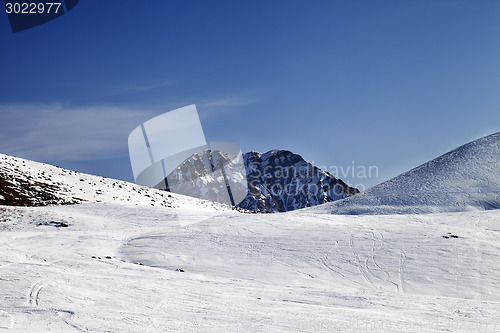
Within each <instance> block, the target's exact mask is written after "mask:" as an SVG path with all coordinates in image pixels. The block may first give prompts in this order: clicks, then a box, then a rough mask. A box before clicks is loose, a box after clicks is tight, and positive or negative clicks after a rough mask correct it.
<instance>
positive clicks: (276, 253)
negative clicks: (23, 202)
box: [0, 203, 500, 332]
mask: <svg viewBox="0 0 500 333" xmlns="http://www.w3.org/2000/svg"><path fill="white" fill-rule="evenodd" d="M499 218H500V211H498V210H492V211H482V212H480V211H477V212H467V213H447V214H429V215H400V216H398V215H393V216H347V215H341V216H339V215H325V214H315V213H312V212H301V213H299V214H297V213H296V214H289V213H277V214H242V213H238V212H235V211H226V212H217V211H214V210H209V209H206V208H203V209H200V207H199V206H195V205H192V206H189V205H185V206H184V207H183V208H176V209H174V208H164V207H150V206H149V207H148V206H147V205H142V206H141V205H139V206H135V205H124V204H105V203H94V204H81V205H71V206H49V207H6V206H3V207H1V208H0V253H2V256H1V258H0V329H1V328H4V329H5V330H6V332H45V331H55V332H78V331H83V332H139V331H140V332H165V331H201V332H237V331H240V332H258V331H260V332H263V331H266V332H268V331H270V332H278V331H283V332H287V331H295V332H297V331H300V332H330V331H341V332H363V331H365V332H442V331H450V332H470V331H475V332H495V331H499V330H500V322H499V305H500V273H499V272H500V261H499V260H498V259H499V255H500V242H499V237H500V228H499V227H498V221H499ZM61 225H67V226H66V227H62V226H61ZM452 236H454V237H452ZM455 236H456V238H455ZM107 257H108V258H107ZM373 327H375V328H376V329H373Z"/></svg>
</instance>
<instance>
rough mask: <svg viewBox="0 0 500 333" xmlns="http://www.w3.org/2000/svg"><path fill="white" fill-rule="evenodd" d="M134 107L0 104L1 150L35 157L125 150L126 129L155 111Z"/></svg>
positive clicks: (112, 153) (109, 153) (80, 157)
mask: <svg viewBox="0 0 500 333" xmlns="http://www.w3.org/2000/svg"><path fill="white" fill-rule="evenodd" d="M157 113H158V112H156V111H155V110H144V109H140V108H137V107H115V106H86V107H81V106H80V107H75V106H67V105H63V104H60V103H53V104H37V103H34V104H32V103H14V104H0V152H1V153H6V154H11V155H16V156H20V157H25V158H29V159H34V160H41V161H47V160H85V159H100V158H108V157H118V156H122V155H124V154H126V152H127V138H128V134H129V133H130V132H131V131H132V130H133V129H134V128H135V127H136V126H138V125H139V124H141V123H142V122H143V121H145V120H147V119H149V118H151V117H152V116H154V115H155V114H157Z"/></svg>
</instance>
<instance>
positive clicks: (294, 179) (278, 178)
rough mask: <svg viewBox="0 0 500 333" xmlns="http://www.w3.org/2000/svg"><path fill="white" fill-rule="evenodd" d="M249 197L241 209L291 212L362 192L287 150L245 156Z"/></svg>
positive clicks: (242, 203) (253, 153)
mask: <svg viewBox="0 0 500 333" xmlns="http://www.w3.org/2000/svg"><path fill="white" fill-rule="evenodd" d="M244 161H245V166H246V170H247V175H246V177H247V180H248V187H249V194H248V196H247V197H246V198H245V200H243V201H242V202H241V203H240V204H239V205H238V206H239V207H242V208H245V209H248V210H252V211H259V212H287V211H291V210H296V209H300V208H304V207H311V206H316V205H321V204H323V203H325V202H332V201H336V200H340V199H342V198H346V197H349V196H351V195H354V194H356V193H359V190H358V189H356V188H352V187H349V186H348V185H347V184H346V183H344V182H343V181H342V180H341V179H337V178H335V177H334V176H333V175H331V174H329V173H328V172H326V171H323V170H321V169H320V168H318V167H316V166H314V165H312V164H311V163H308V162H306V161H305V160H304V159H303V158H302V157H301V156H300V155H297V154H294V153H292V152H290V151H287V150H271V151H268V152H267V153H264V154H260V153H257V152H249V153H246V154H245V155H244Z"/></svg>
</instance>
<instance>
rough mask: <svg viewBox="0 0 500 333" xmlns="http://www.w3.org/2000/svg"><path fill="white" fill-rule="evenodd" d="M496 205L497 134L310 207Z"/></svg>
mask: <svg viewBox="0 0 500 333" xmlns="http://www.w3.org/2000/svg"><path fill="white" fill-rule="evenodd" d="M499 208H500V133H495V134H492V135H489V136H486V137H483V138H481V139H478V140H475V141H472V142H470V143H467V144H465V145H463V146H460V147H458V148H457V149H455V150H453V151H451V152H449V153H446V154H444V155H442V156H440V157H438V158H436V159H434V160H432V161H430V162H427V163H425V164H423V165H421V166H419V167H417V168H415V169H412V170H410V171H408V172H406V173H403V174H401V175H399V176H397V177H395V178H392V179H391V180H388V181H386V182H384V183H382V184H380V185H377V186H374V187H372V188H370V189H368V190H367V191H365V192H364V193H361V194H357V195H355V196H352V197H350V198H347V199H344V200H341V201H337V202H333V203H328V204H325V205H322V206H318V207H313V208H311V209H312V210H314V211H316V212H328V213H330V212H331V213H334V214H398V213H432V212H460V211H468V210H478V209H479V210H488V209H499Z"/></svg>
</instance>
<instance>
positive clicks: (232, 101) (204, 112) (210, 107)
mask: <svg viewBox="0 0 500 333" xmlns="http://www.w3.org/2000/svg"><path fill="white" fill-rule="evenodd" d="M259 100H260V98H259V97H257V96H254V95H249V94H239V95H227V96H222V97H218V98H211V99H202V100H201V101H200V102H199V103H197V104H196V106H197V107H198V111H199V112H200V117H201V118H207V117H212V116H214V115H216V114H218V113H228V112H232V111H234V110H237V109H238V108H239V107H241V106H245V105H250V104H254V103H257V102H258V101H259Z"/></svg>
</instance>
